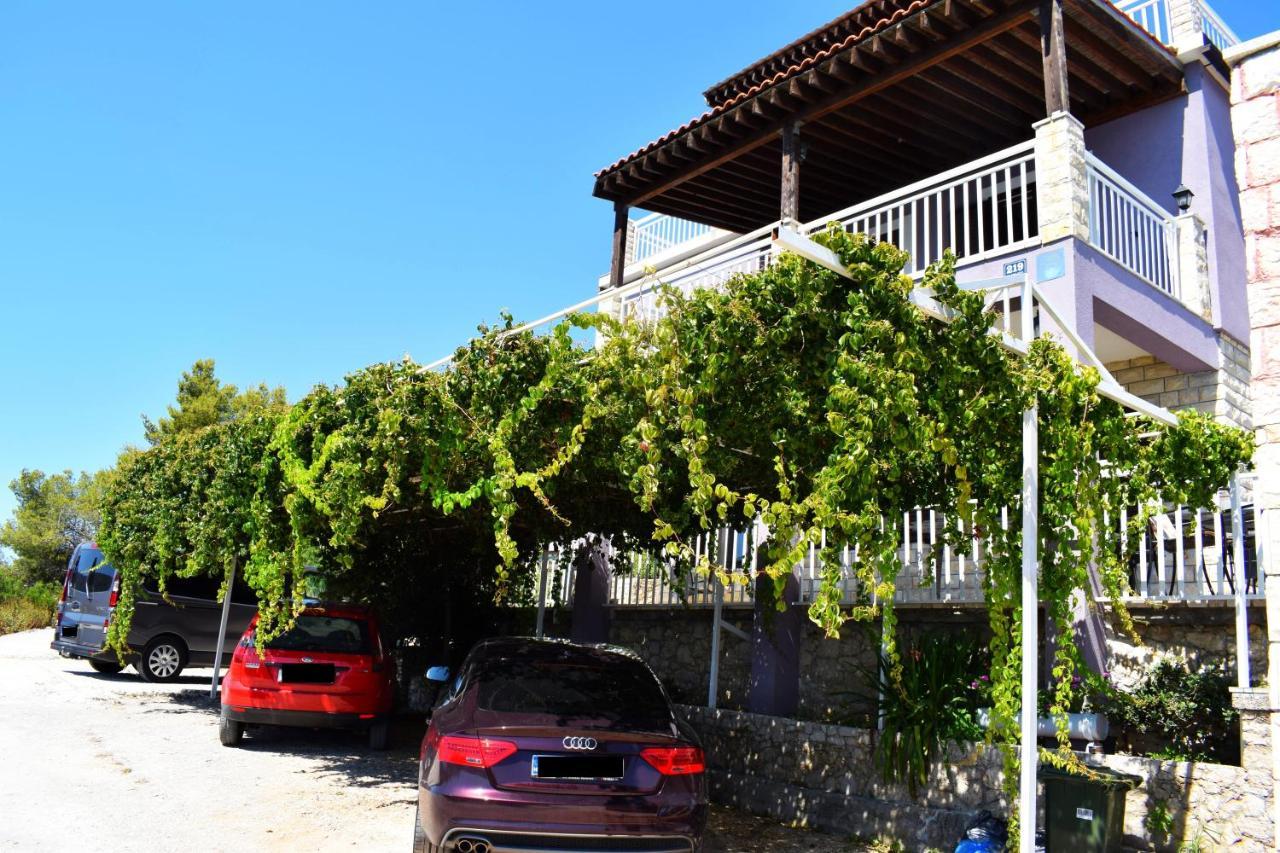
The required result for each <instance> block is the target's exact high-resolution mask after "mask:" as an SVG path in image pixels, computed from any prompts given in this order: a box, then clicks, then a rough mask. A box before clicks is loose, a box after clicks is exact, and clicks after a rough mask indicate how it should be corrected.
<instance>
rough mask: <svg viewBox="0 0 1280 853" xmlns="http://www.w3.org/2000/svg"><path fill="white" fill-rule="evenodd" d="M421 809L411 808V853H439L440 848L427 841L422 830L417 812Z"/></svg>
mask: <svg viewBox="0 0 1280 853" xmlns="http://www.w3.org/2000/svg"><path fill="white" fill-rule="evenodd" d="M420 811H421V807H419V806H414V808H413V853H440V850H441V848H439V847H437V846H435V845H434V844H432V843H431V842H430V841H428V840H427V833H426V832H424V831H423V829H422V821H421V820H419V819H418V818H419V812H420Z"/></svg>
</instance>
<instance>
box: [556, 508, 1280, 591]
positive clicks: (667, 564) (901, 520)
mask: <svg viewBox="0 0 1280 853" xmlns="http://www.w3.org/2000/svg"><path fill="white" fill-rule="evenodd" d="M1135 511H1136V510H1135V509H1134V508H1130V509H1129V510H1126V511H1122V512H1121V513H1120V514H1119V516H1118V517H1115V518H1112V517H1107V518H1106V520H1105V521H1106V523H1107V524H1112V525H1115V527H1116V530H1117V531H1118V532H1119V531H1123V530H1126V529H1127V526H1128V524H1129V521H1130V519H1131V518H1132V515H1133V512H1135ZM893 523H894V524H895V526H896V531H897V532H896V534H895V535H896V538H897V540H898V542H899V546H898V549H897V552H898V559H899V560H901V569H900V570H899V574H898V578H897V584H896V593H895V595H894V600H895V602H896V603H897V604H899V605H900V606H908V607H909V606H930V605H958V604H980V603H981V602H982V601H983V596H984V593H983V585H984V582H985V574H984V565H985V562H986V558H987V548H988V546H987V542H986V541H985V539H984V537H982V536H981V535H974V531H973V528H972V526H971V525H968V524H967V523H966V522H963V521H962V520H960V519H959V518H957V517H955V516H950V517H948V516H946V515H945V514H944V513H942V512H941V511H938V510H935V509H929V508H924V507H917V508H915V509H911V510H908V511H906V512H903V513H902V514H901V516H900V517H896V518H895V519H894V520H893ZM1001 523H1002V526H1004V527H1006V528H1007V527H1008V523H1009V515H1008V512H1007V511H1006V512H1004V513H1002V522H1001ZM1262 523H1263V517H1262V514H1261V511H1260V510H1259V509H1258V508H1257V507H1256V505H1254V504H1246V506H1245V507H1244V529H1243V533H1244V541H1245V548H1244V553H1245V565H1244V567H1243V569H1242V570H1237V567H1236V566H1235V565H1234V558H1233V556H1232V551H1233V547H1232V546H1233V542H1234V539H1233V537H1234V535H1235V534H1234V531H1233V530H1232V521H1231V512H1230V497H1229V495H1228V493H1227V492H1225V491H1224V492H1222V493H1220V494H1219V495H1218V497H1217V499H1216V500H1215V502H1214V505H1213V506H1211V507H1206V508H1202V509H1191V508H1188V507H1183V506H1173V505H1165V506H1162V507H1159V508H1158V511H1157V512H1156V513H1155V514H1154V515H1153V516H1152V518H1151V522H1150V524H1149V525H1148V530H1147V532H1146V534H1145V535H1144V536H1141V537H1139V539H1138V542H1137V548H1136V549H1135V551H1134V553H1132V554H1131V555H1130V556H1129V558H1128V572H1129V585H1130V588H1131V591H1130V594H1129V595H1128V596H1127V597H1126V599H1125V601H1126V603H1129V604H1142V603H1175V602H1201V603H1203V602H1212V601H1230V600H1232V599H1234V597H1235V594H1236V585H1237V583H1243V584H1244V592H1245V597H1246V598H1247V599H1249V600H1255V601H1256V600H1261V599H1262V598H1263V596H1264V593H1265V588H1264V573H1263V572H1260V571H1259V570H1258V567H1259V566H1260V565H1261V558H1260V556H1261V555H1260V548H1261V544H1262V542H1261V540H1260V539H1259V537H1258V536H1257V535H1256V533H1255V531H1257V530H1258V529H1261V526H1262ZM948 525H949V526H951V528H952V530H954V531H955V532H957V533H958V534H959V536H958V537H955V538H956V540H957V541H959V542H963V543H965V544H964V546H962V547H954V548H953V547H952V546H951V545H949V544H947V543H946V542H944V536H943V532H944V530H945V529H946V528H947V526H948ZM765 535H766V533H765V531H764V530H763V529H762V528H759V527H756V528H749V529H747V530H731V529H728V528H725V529H721V530H717V531H714V532H710V533H706V534H703V535H701V536H699V537H697V539H696V540H695V543H694V548H695V551H696V552H697V554H698V556H699V557H702V556H704V555H705V556H707V557H708V559H709V560H711V562H713V563H714V564H716V565H721V566H725V567H726V568H728V569H730V570H731V571H733V572H735V573H738V574H739V575H745V576H747V577H752V576H754V574H755V572H756V570H757V569H758V562H757V555H758V551H757V548H756V545H757V544H758V543H760V542H763V540H764V537H765ZM822 544H823V545H825V543H822ZM821 548H822V545H814V546H811V547H810V549H809V552H808V553H807V554H806V555H805V557H804V558H803V559H802V560H801V561H800V563H799V564H798V565H796V567H795V569H794V572H795V575H796V579H797V581H798V582H799V588H800V600H801V602H803V603H808V602H811V601H813V600H814V597H815V595H816V594H817V592H818V590H819V588H820V586H821V579H822V575H823V562H822V557H821ZM857 559H858V555H857V553H856V550H854V549H845V550H844V551H843V552H842V553H841V555H840V563H841V574H842V576H843V581H842V588H843V600H844V602H845V603H847V604H849V603H853V602H854V601H855V599H856V598H857V597H858V591H859V589H858V581H857V579H856V577H855V574H854V563H855V561H856V560H857ZM549 565H550V566H551V568H550V573H551V580H550V581H549V582H548V586H547V603H548V604H553V605H554V604H559V605H563V606H571V605H572V601H573V579H574V578H573V565H572V561H569V560H561V559H558V558H557V555H552V558H551V559H550V560H549ZM753 599H754V590H753V589H752V587H751V585H750V584H749V583H740V582H734V583H732V584H729V585H728V586H726V587H725V588H724V598H723V602H724V604H725V605H726V606H735V605H750V604H751V603H752V601H753ZM714 601H715V581H714V579H712V578H710V577H707V576H703V575H701V574H699V573H697V572H694V571H691V570H689V569H687V568H686V569H684V570H683V571H682V570H680V569H677V568H676V566H675V564H674V563H673V562H672V561H669V560H666V559H663V558H660V557H657V556H654V555H652V554H647V553H644V552H632V553H628V554H626V555H625V559H623V560H619V561H618V569H617V571H616V572H615V574H614V576H613V578H612V580H611V589H610V602H611V604H612V605H613V606H615V607H624V608H670V607H711V606H712V605H713V604H714Z"/></svg>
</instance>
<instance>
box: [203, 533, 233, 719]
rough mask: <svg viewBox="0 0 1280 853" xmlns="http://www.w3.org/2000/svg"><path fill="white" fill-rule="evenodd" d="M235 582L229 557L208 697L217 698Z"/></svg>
mask: <svg viewBox="0 0 1280 853" xmlns="http://www.w3.org/2000/svg"><path fill="white" fill-rule="evenodd" d="M235 584H236V560H235V558H234V557H232V558H231V573H230V574H229V575H227V591H226V592H225V593H223V595H222V620H221V621H220V622H219V624H218V645H216V646H215V647H214V649H213V679H212V680H211V681H210V682H209V698H210V699H217V698H218V676H219V675H221V674H222V646H223V645H224V644H225V643H226V642H227V621H228V619H230V617H231V590H232V588H233V587H234V586H235Z"/></svg>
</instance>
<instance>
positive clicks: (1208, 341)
mask: <svg viewBox="0 0 1280 853" xmlns="http://www.w3.org/2000/svg"><path fill="white" fill-rule="evenodd" d="M1071 243H1072V245H1073V247H1074V259H1073V261H1072V264H1071V269H1072V272H1073V274H1074V278H1073V281H1074V283H1075V288H1076V312H1077V314H1078V315H1080V314H1088V315H1089V316H1091V317H1092V318H1093V320H1094V322H1096V323H1098V324H1100V325H1102V326H1106V327H1107V328H1108V329H1110V330H1111V331H1113V332H1115V333H1117V334H1119V335H1122V336H1123V337H1125V338H1128V339H1129V340H1131V341H1133V342H1134V343H1135V344H1137V345H1138V346H1140V347H1142V348H1143V349H1145V350H1146V351H1147V352H1149V353H1151V354H1152V355H1154V356H1155V357H1156V358H1158V359H1160V360H1161V361H1165V362H1168V363H1169V364H1171V365H1173V366H1174V367H1176V368H1177V369H1178V370H1182V371H1187V372H1192V371H1199V370H1208V369H1210V368H1214V367H1217V365H1218V341H1217V334H1216V333H1215V332H1214V330H1213V328H1212V327H1211V326H1210V325H1209V324H1208V323H1207V322H1205V320H1204V318H1202V317H1199V316H1197V315H1196V314H1195V313H1194V312H1193V311H1191V310H1190V309H1189V308H1187V307H1186V306H1185V305H1183V304H1182V303H1181V302H1178V301H1177V300H1176V299H1174V298H1173V297H1172V296H1169V295H1168V294H1166V293H1164V292H1163V291H1161V290H1158V289H1157V288H1155V287H1153V286H1152V285H1150V284H1148V283H1147V282H1145V281H1143V280H1142V279H1140V278H1138V277H1137V276H1135V275H1133V274H1132V273H1130V272H1129V271H1128V270H1126V269H1124V268H1123V267H1121V266H1119V265H1118V264H1116V263H1115V262H1114V261H1112V260H1111V259H1110V258H1108V257H1106V256H1104V255H1102V254H1101V253H1099V252H1098V251H1097V250H1095V249H1094V248H1093V247H1091V246H1088V245H1085V244H1084V243H1081V242H1080V241H1079V240H1072V241H1071ZM1082 304H1083V306H1084V307H1083V308H1082Z"/></svg>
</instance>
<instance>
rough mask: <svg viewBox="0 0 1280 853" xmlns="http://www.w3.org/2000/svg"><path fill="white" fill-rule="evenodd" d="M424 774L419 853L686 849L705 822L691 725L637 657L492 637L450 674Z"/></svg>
mask: <svg viewBox="0 0 1280 853" xmlns="http://www.w3.org/2000/svg"><path fill="white" fill-rule="evenodd" d="M427 677H428V678H429V679H431V680H433V681H441V682H446V681H448V682H449V693H448V696H447V697H446V698H445V699H444V701H443V703H442V704H440V705H439V706H438V707H437V708H436V710H435V713H434V714H433V715H432V717H431V725H430V727H429V728H428V729H427V735H426V737H425V738H424V739H423V741H422V757H421V763H420V765H419V768H418V814H417V817H416V819H415V826H414V842H413V849H414V851H415V853H442V851H450V853H452V851H458V853H517V851H518V853H541V851H552V850H565V851H579V853H586V851H592V853H595V852H596V851H631V853H692V851H697V850H699V849H700V844H701V838H702V829H703V826H704V825H705V824H706V821H707V796H706V784H705V780H704V778H703V771H704V769H705V762H704V759H703V754H702V749H701V747H700V746H698V742H697V739H696V737H695V736H694V734H693V732H692V731H691V730H689V729H688V727H687V726H685V725H684V724H683V723H682V722H681V721H680V720H679V719H678V718H677V717H676V715H675V714H674V712H673V711H672V709H671V702H670V700H668V699H667V694H666V691H664V690H663V689H662V685H661V684H660V683H659V682H658V679H657V678H656V677H655V676H654V674H653V672H652V670H650V669H649V667H648V666H646V665H645V663H644V662H643V661H642V660H640V658H639V657H637V656H636V655H634V654H632V653H631V652H628V651H626V650H625V649H620V648H616V647H613V646H598V645H582V644H577V643H570V642H566V641H563V640H536V639H530V638H504V639H494V640H486V641H484V642H482V643H480V644H479V645H477V646H476V647H475V648H474V649H472V650H471V653H470V654H469V655H467V659H466V660H465V661H464V662H463V664H462V666H461V667H460V669H459V670H458V674H457V676H456V677H454V678H453V680H452V681H449V673H448V671H447V670H445V669H444V668H443V667H432V669H431V670H429V671H428V676H427Z"/></svg>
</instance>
